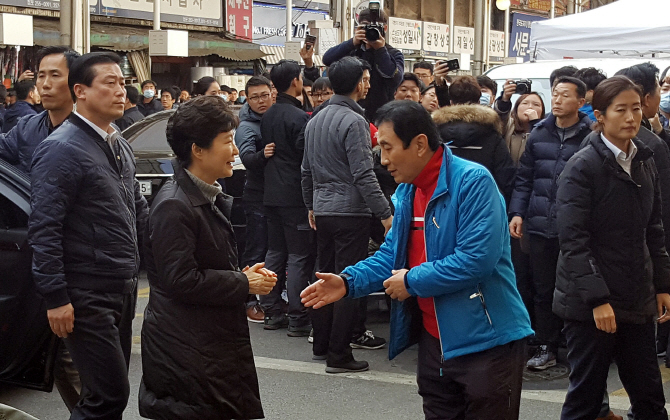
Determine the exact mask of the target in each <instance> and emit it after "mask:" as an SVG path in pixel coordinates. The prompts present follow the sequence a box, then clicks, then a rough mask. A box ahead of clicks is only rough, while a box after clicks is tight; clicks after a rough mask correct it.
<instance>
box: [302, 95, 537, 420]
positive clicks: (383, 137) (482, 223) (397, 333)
mask: <svg viewBox="0 0 670 420" xmlns="http://www.w3.org/2000/svg"><path fill="white" fill-rule="evenodd" d="M376 122H377V126H378V127H379V132H378V138H379V145H380V146H381V148H382V164H384V165H385V166H387V168H388V170H389V171H390V172H391V175H393V178H394V179H395V180H396V182H398V183H399V184H400V185H399V186H398V189H397V190H396V193H395V195H394V198H393V201H394V205H395V216H394V219H393V226H392V228H391V230H390V231H389V233H388V235H387V236H386V240H385V242H384V244H383V245H382V247H381V248H380V250H379V251H378V252H377V253H376V254H375V255H373V256H372V257H369V258H368V259H366V260H364V261H361V262H359V263H358V264H356V265H354V266H350V267H347V268H346V269H345V270H344V271H343V272H342V273H341V274H340V275H336V274H330V273H317V277H318V278H319V279H320V280H319V281H317V282H316V283H314V284H313V285H311V286H309V287H307V288H306V289H305V290H304V291H303V293H302V295H301V296H302V298H303V303H304V304H305V305H306V306H312V307H314V308H316V309H318V308H321V307H323V306H325V305H327V304H329V303H332V302H335V301H337V300H339V299H341V298H342V297H344V296H349V297H354V298H356V297H360V296H365V295H367V294H369V293H371V292H374V291H377V290H379V289H381V288H385V289H386V293H387V294H388V295H390V297H391V298H393V299H394V300H393V303H392V305H391V338H390V342H389V357H390V358H394V357H395V356H397V355H398V354H399V353H400V352H402V351H403V350H405V349H406V348H408V347H409V346H411V345H412V344H414V343H416V342H417V341H418V342H419V357H418V363H419V365H418V368H417V382H418V385H419V394H420V395H421V396H422V397H423V408H424V414H425V417H426V419H431V420H432V419H442V420H445V419H462V418H478V419H493V418H495V419H505V420H506V419H516V418H518V415H519V403H520V399H521V381H522V373H523V365H524V361H525V357H524V356H525V355H524V338H526V337H528V336H529V335H531V334H532V333H533V331H532V330H531V328H530V319H529V316H528V312H526V309H525V307H524V306H523V303H522V301H521V297H520V295H519V292H518V291H517V289H516V281H515V277H514V269H513V268H512V261H511V251H510V241H509V233H508V231H507V216H506V214H505V203H504V200H503V198H502V196H501V195H500V193H499V192H498V188H497V186H496V183H495V181H494V179H493V177H492V176H491V174H490V173H489V172H488V171H487V170H486V169H485V168H484V167H483V166H481V165H479V164H476V163H474V162H470V161H467V160H464V159H460V158H458V157H455V156H453V155H452V153H451V152H450V151H449V149H448V148H445V147H444V146H443V145H442V144H441V141H440V136H439V134H438V132H437V128H436V126H435V123H434V122H433V121H432V120H431V118H430V115H429V114H428V112H427V111H426V110H424V109H423V107H422V106H421V105H420V104H418V103H415V102H412V101H396V102H392V103H389V104H387V105H385V106H383V107H382V108H380V109H379V111H378V118H377V121H376Z"/></svg>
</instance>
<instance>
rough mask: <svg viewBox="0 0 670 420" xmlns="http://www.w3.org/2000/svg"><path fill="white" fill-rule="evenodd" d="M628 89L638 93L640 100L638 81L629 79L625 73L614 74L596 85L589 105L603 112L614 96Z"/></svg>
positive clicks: (640, 92)
mask: <svg viewBox="0 0 670 420" xmlns="http://www.w3.org/2000/svg"><path fill="white" fill-rule="evenodd" d="M629 90H632V91H634V92H635V93H637V94H638V95H640V101H641V100H642V96H643V94H642V88H641V86H640V85H639V84H638V83H635V81H633V80H631V79H629V78H628V77H626V76H625V75H614V76H612V77H610V78H609V79H607V80H604V81H603V82H601V83H600V84H599V85H598V86H597V87H596V89H595V90H594V91H593V101H592V102H591V105H592V106H593V109H594V110H597V111H600V112H601V113H603V114H605V112H606V111H607V108H609V106H610V105H612V102H614V98H616V97H617V96H619V94H620V93H622V92H626V91H629Z"/></svg>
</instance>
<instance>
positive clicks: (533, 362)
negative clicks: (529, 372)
mask: <svg viewBox="0 0 670 420" xmlns="http://www.w3.org/2000/svg"><path fill="white" fill-rule="evenodd" d="M552 366H556V354H555V353H554V352H553V351H551V350H549V348H548V347H547V346H546V345H541V346H540V347H538V348H537V351H536V352H535V355H534V356H533V357H531V359H530V360H529V361H528V363H526V367H527V368H528V369H533V370H545V369H547V368H550V367H552Z"/></svg>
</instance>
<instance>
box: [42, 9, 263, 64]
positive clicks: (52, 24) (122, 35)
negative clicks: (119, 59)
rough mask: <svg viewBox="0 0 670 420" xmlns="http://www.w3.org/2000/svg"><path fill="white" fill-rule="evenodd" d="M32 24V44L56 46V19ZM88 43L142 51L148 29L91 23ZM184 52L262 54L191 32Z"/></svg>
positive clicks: (237, 56) (244, 57)
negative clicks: (33, 42)
mask: <svg viewBox="0 0 670 420" xmlns="http://www.w3.org/2000/svg"><path fill="white" fill-rule="evenodd" d="M33 26H34V29H33V37H34V40H35V45H41V46H52V45H60V26H59V23H58V21H57V20H51V19H35V20H34V24H33ZM91 46H93V47H98V48H105V49H108V50H113V51H125V52H127V51H137V50H144V49H147V48H149V28H146V29H145V28H136V27H132V26H120V25H107V24H103V23H98V22H91ZM188 52H189V56H191V57H202V56H206V55H210V54H216V55H218V56H220V57H223V58H227V59H229V60H234V61H252V60H256V59H259V58H263V57H264V56H265V55H266V54H265V53H264V52H263V51H261V49H260V46H259V45H257V44H253V43H251V42H245V41H239V40H232V39H227V38H222V37H220V36H219V35H218V34H215V33H205V32H194V31H189V33H188Z"/></svg>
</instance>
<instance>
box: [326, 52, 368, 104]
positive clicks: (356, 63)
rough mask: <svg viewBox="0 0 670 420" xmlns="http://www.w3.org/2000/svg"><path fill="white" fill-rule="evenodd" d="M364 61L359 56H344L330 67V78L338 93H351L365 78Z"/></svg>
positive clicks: (334, 90) (334, 89)
mask: <svg viewBox="0 0 670 420" xmlns="http://www.w3.org/2000/svg"><path fill="white" fill-rule="evenodd" d="M363 70H364V66H363V61H362V60H361V59H360V58H358V57H344V58H341V59H339V60H337V61H336V62H334V63H333V64H331V65H330V66H329V67H328V79H329V80H330V84H331V86H332V87H333V92H335V94H337V95H345V96H346V95H351V93H352V92H353V91H354V90H356V86H357V85H358V83H360V81H361V79H362V78H363Z"/></svg>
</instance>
